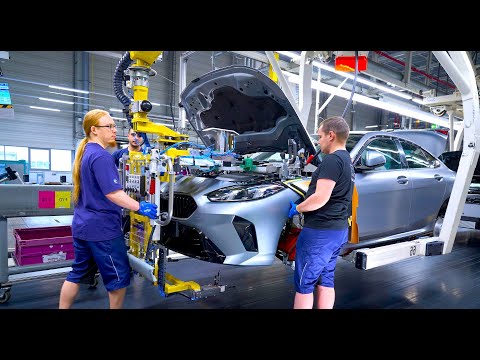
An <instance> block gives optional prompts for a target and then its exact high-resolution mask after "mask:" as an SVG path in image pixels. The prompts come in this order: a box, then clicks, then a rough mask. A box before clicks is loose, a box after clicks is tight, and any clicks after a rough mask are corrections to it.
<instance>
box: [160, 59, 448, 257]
mask: <svg viewBox="0 0 480 360" xmlns="http://www.w3.org/2000/svg"><path fill="white" fill-rule="evenodd" d="M181 98H182V100H181V105H182V106H183V107H184V108H185V111H186V114H187V118H188V119H189V121H190V123H191V124H192V126H193V127H194V128H195V129H196V131H197V133H198V134H199V136H200V137H201V138H202V139H203V140H204V142H205V145H207V146H210V145H213V144H214V143H215V139H216V137H215V135H214V132H212V130H210V129H211V128H217V129H218V128H221V129H224V130H225V131H229V132H235V133H236V136H235V143H236V146H235V152H238V153H240V154H242V155H243V156H250V155H251V154H253V153H255V155H254V156H253V157H252V158H256V159H259V158H261V157H259V156H258V154H265V153H267V152H268V153H270V154H271V155H272V156H270V157H269V158H270V161H259V162H258V164H257V167H256V169H255V171H227V172H222V173H220V174H219V175H218V176H213V177H203V176H191V175H188V176H179V177H178V178H177V181H176V182H175V184H174V196H175V198H174V212H173V217H172V221H171V222H170V224H168V225H167V226H165V227H162V236H161V242H162V243H163V244H164V245H165V246H166V247H167V248H169V249H172V250H174V251H177V252H180V253H183V254H185V255H187V256H191V257H196V258H198V259H201V260H205V261H210V262H217V263H223V264H229V265H270V264H272V262H273V261H274V259H275V256H276V253H277V245H278V242H279V240H280V238H281V237H282V236H283V230H284V227H285V224H286V222H287V220H288V211H289V208H290V206H289V202H290V200H292V201H299V200H301V198H302V195H303V194H304V192H305V190H306V188H307V186H308V182H309V178H308V177H304V176H300V177H297V179H289V180H285V179H281V178H280V177H279V176H278V171H277V170H278V169H279V168H280V167H281V163H279V162H278V159H279V156H274V155H278V153H279V152H281V151H287V150H288V141H289V140H288V139H290V138H293V139H295V142H296V144H298V147H299V149H300V148H301V149H303V150H304V151H305V154H306V155H308V154H313V153H314V152H315V148H314V144H313V142H312V139H311V138H310V137H309V136H308V134H307V132H306V130H305V128H304V127H303V125H302V124H301V122H300V120H299V119H298V116H297V115H296V113H295V111H294V110H293V108H292V106H291V104H290V103H289V102H288V100H287V99H286V97H285V95H284V93H283V92H282V91H281V89H280V88H279V87H278V86H277V84H275V83H274V82H273V81H271V80H270V79H269V78H268V77H267V76H265V75H264V74H262V73H260V72H258V71H257V70H254V69H251V68H247V67H239V66H233V67H228V68H223V69H219V70H216V71H213V72H210V73H208V74H205V75H204V76H202V77H200V78H198V79H195V80H194V81H193V82H192V83H191V84H189V86H187V88H186V89H185V90H184V92H183V93H182V95H181ZM264 104H265V106H264ZM222 120H224V121H222ZM251 122H253V124H251ZM217 139H218V138H217ZM400 139H401V141H403V142H404V143H405V142H408V143H405V144H409V145H408V146H409V151H410V152H411V154H410V155H409V157H410V160H412V158H413V160H414V161H420V160H419V159H420V158H417V155H416V154H413V150H414V149H415V151H417V152H418V153H420V154H421V156H420V155H418V156H420V157H422V156H423V157H424V158H425V159H427V160H425V164H423V165H425V167H418V168H414V169H412V168H409V166H408V162H407V159H406V156H405V151H404V150H403V148H402V146H401V145H400V142H399V141H400ZM407 139H408V137H406V136H405V137H402V136H400V135H397V134H396V133H395V132H391V133H388V132H365V133H356V132H352V134H351V137H350V139H349V141H350V142H349V146H350V148H349V149H348V150H349V151H350V154H351V157H352V161H354V164H355V165H361V164H362V154H363V155H364V154H366V153H367V150H368V153H369V154H376V155H378V154H382V155H379V156H384V157H386V158H387V164H390V165H392V164H393V168H390V169H387V168H385V166H383V168H382V166H380V167H377V168H372V169H369V168H365V166H364V169H363V170H361V171H360V170H359V171H357V174H356V181H355V183H356V186H357V190H358V194H359V206H358V209H357V210H358V211H357V223H358V227H359V237H360V245H361V247H364V246H367V245H368V246H370V245H372V244H377V243H380V242H382V243H383V242H388V241H395V240H397V239H401V238H406V237H409V236H419V235H421V234H426V233H429V232H431V231H433V228H434V226H435V222H436V219H437V217H438V216H439V214H440V215H441V212H442V210H441V209H442V207H443V208H445V207H446V204H447V202H448V198H449V194H450V192H451V189H452V186H453V182H454V176H455V173H454V172H453V171H451V170H449V169H448V168H447V167H446V166H445V165H444V164H443V163H441V162H440V161H439V160H438V159H437V158H436V157H434V156H433V155H431V154H429V153H428V151H427V150H425V149H423V148H422V147H420V146H418V145H417V144H415V143H413V142H410V141H409V140H407ZM379 144H380V145H381V144H390V145H391V148H389V149H383V148H382V147H381V146H379ZM393 146H394V147H393ZM372 151H373V152H372ZM390 151H393V152H390ZM391 154H394V156H393V157H394V158H396V159H397V161H393V160H392V159H393V158H391V157H390V155H391ZM412 154H413V155H412ZM425 154H428V155H425ZM267 155H268V154H267ZM364 157H365V156H363V158H364ZM267 158H268V156H267ZM274 158H275V159H277V161H271V160H272V159H274ZM422 161H423V160H422ZM387 164H385V165H387ZM418 166H420V163H419V165H418ZM275 185H277V186H281V187H282V190H281V191H277V192H272V195H270V196H266V197H262V198H259V199H252V200H247V201H224V202H219V201H211V200H210V199H209V195H211V194H212V192H213V191H215V190H219V189H222V190H223V189H226V188H228V189H230V188H231V187H232V186H233V187H235V186H238V187H241V188H242V189H245V192H248V191H251V190H252V188H256V187H258V186H265V187H268V186H275ZM247 188H248V190H247ZM276 189H277V190H278V187H277V188H276ZM167 195H168V186H165V187H164V189H163V195H162V199H163V201H164V204H166V196H167ZM358 246H359V244H356V245H353V244H347V246H346V247H345V248H344V249H345V252H347V251H349V249H350V248H354V247H358Z"/></svg>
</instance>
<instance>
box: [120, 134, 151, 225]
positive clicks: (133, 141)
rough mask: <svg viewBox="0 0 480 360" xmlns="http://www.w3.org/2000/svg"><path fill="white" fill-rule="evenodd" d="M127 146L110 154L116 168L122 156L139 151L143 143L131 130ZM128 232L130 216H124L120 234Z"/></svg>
mask: <svg viewBox="0 0 480 360" xmlns="http://www.w3.org/2000/svg"><path fill="white" fill-rule="evenodd" d="M127 136H128V146H127V147H126V148H123V149H118V150H116V151H114V152H113V153H112V156H113V158H114V160H115V165H116V166H117V168H118V167H119V166H120V159H121V158H122V156H123V155H124V154H127V155H128V154H129V153H130V151H141V150H142V145H143V143H144V140H143V138H142V137H141V136H140V135H139V134H138V133H137V132H135V130H133V129H132V128H130V129H129V130H128V135H127ZM129 231H130V215H128V214H127V215H125V216H123V218H122V232H123V234H126V233H128V232H129Z"/></svg>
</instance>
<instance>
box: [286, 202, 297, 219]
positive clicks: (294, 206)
mask: <svg viewBox="0 0 480 360" xmlns="http://www.w3.org/2000/svg"><path fill="white" fill-rule="evenodd" d="M298 214H299V212H298V210H297V204H295V203H294V202H293V201H292V200H290V211H289V212H288V217H289V218H290V219H291V218H293V216H294V215H298Z"/></svg>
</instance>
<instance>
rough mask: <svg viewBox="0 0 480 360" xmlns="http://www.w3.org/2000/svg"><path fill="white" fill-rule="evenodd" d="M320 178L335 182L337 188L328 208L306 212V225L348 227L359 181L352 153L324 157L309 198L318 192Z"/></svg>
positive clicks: (334, 153)
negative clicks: (354, 190) (355, 182)
mask: <svg viewBox="0 0 480 360" xmlns="http://www.w3.org/2000/svg"><path fill="white" fill-rule="evenodd" d="M318 179H330V180H333V181H335V186H334V188H333V191H332V195H331V196H330V199H329V200H328V201H327V203H326V204H325V205H324V206H322V207H321V208H319V209H317V210H313V211H307V212H305V213H304V216H305V221H304V226H306V227H309V228H314V229H345V228H347V227H348V221H347V219H348V217H349V216H350V205H351V201H352V192H353V185H354V181H355V171H354V169H353V165H352V161H351V159H350V154H349V153H348V151H346V150H337V151H335V152H333V153H331V154H327V155H324V156H323V159H322V162H321V163H320V165H319V166H318V168H317V169H316V170H315V171H314V173H313V175H312V180H311V182H310V185H309V187H308V190H307V194H306V196H305V198H308V197H309V196H310V195H312V194H314V193H315V190H316V189H317V180H318Z"/></svg>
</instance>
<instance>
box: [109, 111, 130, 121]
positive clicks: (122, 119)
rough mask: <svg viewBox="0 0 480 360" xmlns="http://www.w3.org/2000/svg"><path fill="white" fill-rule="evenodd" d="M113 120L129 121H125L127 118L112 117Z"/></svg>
mask: <svg viewBox="0 0 480 360" xmlns="http://www.w3.org/2000/svg"><path fill="white" fill-rule="evenodd" d="M110 110H112V109H110ZM112 119H115V120H121V121H126V120H127V119H125V118H121V117H116V116H112Z"/></svg>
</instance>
